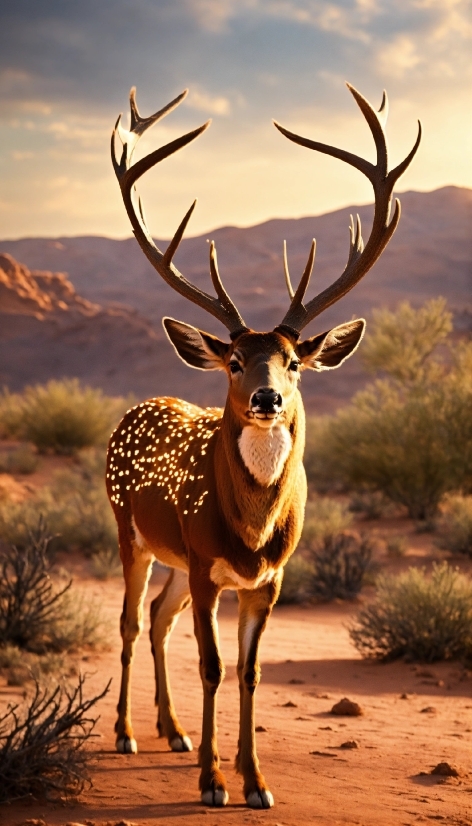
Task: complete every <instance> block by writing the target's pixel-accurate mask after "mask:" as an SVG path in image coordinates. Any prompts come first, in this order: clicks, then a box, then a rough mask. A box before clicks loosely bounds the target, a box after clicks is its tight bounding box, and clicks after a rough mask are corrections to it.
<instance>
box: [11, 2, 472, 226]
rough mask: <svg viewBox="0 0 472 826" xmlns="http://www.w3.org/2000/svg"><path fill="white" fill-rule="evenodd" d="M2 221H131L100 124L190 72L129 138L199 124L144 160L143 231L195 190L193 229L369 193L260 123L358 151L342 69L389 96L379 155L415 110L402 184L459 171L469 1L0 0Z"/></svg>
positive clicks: (367, 144)
mask: <svg viewBox="0 0 472 826" xmlns="http://www.w3.org/2000/svg"><path fill="white" fill-rule="evenodd" d="M0 15H1V19H0V119H1V121H2V123H1V129H2V138H3V140H2V142H1V149H0V177H1V189H0V219H1V227H2V229H1V230H0V235H1V236H2V237H4V238H5V237H21V236H25V235H50V236H56V235H61V234H69V235H74V234H85V233H90V234H107V235H111V236H118V237H122V236H125V235H128V234H129V230H128V224H127V219H126V216H125V215H124V210H123V207H122V205H121V203H120V198H119V192H118V189H117V184H116V182H115V180H114V176H113V172H112V169H111V164H110V160H109V135H110V131H111V127H112V125H113V122H114V120H115V118H116V115H117V114H118V113H119V112H120V111H126V110H127V95H128V91H129V88H130V86H131V85H133V84H136V85H137V88H138V104H139V106H140V109H141V111H142V113H144V114H149V113H150V112H152V111H154V110H155V109H158V108H160V107H161V106H162V105H163V104H164V103H166V102H167V101H168V100H170V99H171V98H172V97H174V96H175V95H176V94H178V93H179V92H180V91H182V89H183V88H186V87H189V88H190V93H189V96H188V98H187V100H186V101H185V102H184V103H183V104H182V106H181V107H180V109H179V110H178V111H177V112H175V113H173V114H171V115H170V116H169V117H168V118H167V119H166V120H164V121H162V122H161V124H159V125H157V126H156V127H154V129H153V130H151V131H150V132H149V133H148V134H147V135H146V137H145V138H143V140H142V144H143V151H146V150H150V149H151V148H153V147H155V146H157V145H159V144H160V143H163V142H166V141H167V140H169V139H172V138H174V137H176V136H177V135H178V134H180V133H181V132H183V131H186V130H188V129H191V128H194V127H195V126H198V125H199V124H200V123H202V122H203V121H205V120H206V119H207V118H208V117H212V118H213V123H212V126H211V129H210V130H208V131H207V132H206V133H205V134H204V135H203V136H202V137H201V138H200V139H199V140H198V141H197V142H196V143H195V144H193V145H192V146H190V147H187V148H186V149H184V150H183V151H182V152H181V153H179V154H178V155H176V156H174V157H173V158H171V159H169V160H167V161H166V162H164V163H163V164H162V165H161V166H160V167H158V168H157V169H156V170H155V171H152V172H151V173H149V174H148V177H147V179H146V180H145V181H143V183H142V185H141V186H140V190H141V192H142V193H143V198H144V203H145V207H146V213H147V216H148V219H149V223H150V226H151V229H152V232H153V234H155V235H157V236H165V235H169V234H170V233H172V231H173V228H174V227H175V226H176V224H177V223H178V221H179V219H180V217H181V216H182V214H183V212H184V211H185V210H186V209H187V207H188V205H189V204H190V203H191V201H192V200H193V198H194V197H196V196H198V198H199V204H198V207H197V211H196V213H195V215H194V217H193V218H192V223H191V225H190V227H189V233H190V234H196V233H199V232H203V231H206V230H210V229H211V228H212V227H216V226H221V225H225V224H237V225H250V224H253V223H256V222H259V221H263V220H265V219H267V218H271V217H290V216H294V217H295V216H299V215H307V214H319V213H321V212H325V211H328V210H331V209H335V208H337V207H340V206H344V205H346V204H350V203H356V202H357V203H361V202H364V203H365V202H368V201H370V200H371V193H370V188H369V184H368V183H367V181H365V180H364V179H363V178H362V176H361V175H360V173H358V172H356V171H355V170H352V169H349V168H346V167H345V165H344V164H341V163H340V162H339V161H336V160H333V159H329V158H326V157H324V156H317V155H316V153H314V152H310V151H309V150H306V149H302V148H300V147H296V146H294V145H293V144H291V143H290V142H288V141H287V140H286V139H285V138H283V137H282V136H281V135H280V134H279V133H278V132H277V131H276V130H275V129H274V127H273V126H272V124H271V119H272V118H276V119H277V120H279V121H280V122H281V123H282V124H283V125H285V126H287V127H288V128H289V129H292V130H293V131H299V132H301V133H302V134H305V135H307V136H309V137H312V138H313V139H318V140H322V141H325V142H328V143H333V144H337V145H340V146H343V147H345V148H349V149H350V150H352V151H355V152H357V153H360V154H364V155H365V156H366V157H369V158H372V155H373V143H372V139H371V137H370V134H369V132H368V129H367V127H366V125H365V123H364V122H363V120H362V117H361V115H360V113H359V111H358V110H357V107H356V105H355V103H354V101H353V99H352V97H351V95H350V94H349V92H348V91H347V89H346V87H345V85H344V81H345V80H349V81H350V82H351V83H353V84H354V85H355V86H356V87H357V88H358V89H359V90H360V91H361V92H362V93H363V94H364V95H365V96H366V97H367V98H368V99H369V100H371V102H372V103H374V104H376V105H379V104H380V100H381V94H382V90H383V88H386V89H387V91H388V93H389V98H390V106H391V108H390V117H389V124H388V134H389V141H390V145H391V156H392V162H393V163H395V162H396V161H398V160H399V159H400V158H401V157H403V155H405V154H406V153H407V151H408V150H409V148H410V147H411V145H412V144H413V142H414V139H415V135H416V120H417V118H418V117H419V118H421V120H422V122H423V125H424V128H425V137H424V141H423V145H422V147H421V149H420V153H419V155H418V157H417V159H416V160H415V161H414V165H413V166H412V167H411V169H410V170H409V171H408V172H407V173H406V175H405V177H404V178H403V179H402V180H401V181H400V185H399V190H400V191H401V190H402V189H421V190H428V189H435V188H436V187H439V186H443V185H446V184H457V185H459V186H472V152H471V145H470V133H471V114H470V113H471V111H472V107H471V74H472V72H471V61H470V53H471V51H472V49H471V39H472V6H471V3H470V2H467V1H466V0H413V1H410V0H408V1H406V0H397V2H393V0H392V2H390V0H344V2H340V0H133V1H132V2H126V1H125V0H99V2H97V0H75V2H71V0H15V3H13V2H11V0H10V1H9V2H6V0H2V1H1V2H0Z"/></svg>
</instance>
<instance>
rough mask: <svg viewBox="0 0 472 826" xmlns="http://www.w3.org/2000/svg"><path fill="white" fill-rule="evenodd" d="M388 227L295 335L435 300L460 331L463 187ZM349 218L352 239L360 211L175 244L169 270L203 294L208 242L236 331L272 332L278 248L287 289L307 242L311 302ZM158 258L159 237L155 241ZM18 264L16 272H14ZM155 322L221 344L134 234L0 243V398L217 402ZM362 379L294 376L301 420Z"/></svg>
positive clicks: (469, 278)
mask: <svg viewBox="0 0 472 826" xmlns="http://www.w3.org/2000/svg"><path fill="white" fill-rule="evenodd" d="M401 202H402V218H401V221H400V225H399V228H398V229H397V232H396V233H395V235H394V237H393V239H392V241H391V242H390V244H389V246H388V248H387V249H386V251H385V252H384V254H383V255H382V257H381V258H380V260H379V261H378V262H377V264H376V265H375V266H374V268H373V269H372V270H371V271H370V272H369V273H368V274H367V275H366V276H365V278H364V279H363V280H362V281H361V282H360V284H358V285H357V286H356V288H355V289H354V290H353V291H352V292H350V293H349V294H348V295H347V296H345V297H344V298H343V299H342V300H341V301H340V302H339V303H338V304H336V305H334V306H333V307H331V308H330V309H329V310H327V311H326V312H325V313H324V315H323V317H322V319H317V320H316V321H314V322H312V323H311V325H310V326H309V327H307V328H306V329H305V331H304V335H306V336H308V335H313V334H314V333H315V332H319V331H320V330H323V329H328V328H329V327H330V326H334V325H335V324H338V323H341V322H342V321H345V320H347V319H350V318H352V317H357V316H365V317H366V318H367V321H369V317H370V315H371V312H372V309H373V308H374V307H377V306H389V307H392V308H393V307H394V306H396V305H397V304H398V302H400V301H402V300H406V299H407V300H409V301H410V302H411V303H412V304H413V305H415V306H419V305H420V304H421V303H423V302H424V301H425V300H427V299H428V298H432V297H435V296H437V295H442V296H444V297H445V298H446V299H447V301H448V303H449V306H450V308H451V309H452V310H453V313H454V322H455V327H456V330H457V331H458V332H459V333H467V332H470V331H471V330H472V232H471V227H472V221H471V217H472V190H469V189H461V188H458V187H444V188H442V189H438V190H435V191H433V192H428V193H420V192H407V193H403V194H402V196H401ZM350 213H354V214H355V213H359V215H360V217H361V220H362V225H363V235H364V238H365V239H366V237H367V236H368V232H369V228H370V224H371V221H372V214H373V208H372V206H361V207H355V206H353V207H350V208H345V209H341V210H337V211H335V212H331V213H328V214H325V215H321V216H318V217H307V218H299V219H274V220H271V221H267V222H265V223H263V224H259V225H257V226H254V227H248V228H237V227H222V228H219V229H216V230H215V231H213V232H212V233H211V234H208V235H204V236H198V237H193V238H188V239H184V240H183V241H182V244H181V246H180V248H179V250H178V253H177V255H176V257H175V264H176V266H177V267H178V268H179V269H180V271H181V272H182V273H183V274H184V275H185V276H186V278H188V279H189V280H191V281H192V282H193V283H195V284H197V285H198V286H199V287H201V288H202V289H205V290H206V291H207V292H212V286H211V282H210V276H209V266H208V243H207V242H208V241H209V240H214V241H215V243H216V246H217V250H218V261H219V268H220V272H221V276H222V279H223V282H224V284H225V286H226V288H227V290H228V292H229V293H230V295H231V297H232V298H233V300H234V301H235V303H236V305H237V306H238V309H239V310H240V312H241V314H242V316H243V318H244V319H245V321H246V323H247V325H248V326H251V327H253V328H254V329H259V330H262V329H272V328H273V327H274V326H275V325H276V324H277V323H280V321H281V320H282V318H283V316H284V314H285V312H286V309H287V308H288V303H289V299H288V295H287V292H286V287H285V281H284V276H283V259H282V243H283V240H284V239H286V241H287V247H288V255H289V265H290V272H291V275H292V281H293V282H294V283H297V281H298V279H299V277H300V275H301V273H302V271H303V269H304V266H305V262H306V258H307V255H308V251H309V247H310V243H311V239H312V238H313V237H316V238H317V243H318V248H317V257H316V262H315V270H314V274H313V277H312V283H311V286H310V288H309V289H310V292H311V295H313V294H315V292H319V291H321V290H322V289H323V288H324V287H325V286H326V285H327V284H329V283H330V282H331V281H333V280H335V278H337V277H338V276H339V275H340V274H341V272H342V270H343V268H344V265H345V263H346V257H347V252H348V230H347V228H348V225H349V214H350ZM156 243H157V245H158V246H159V248H161V249H162V248H163V247H165V243H166V242H165V241H159V240H158V241H157V242H156ZM19 262H21V263H19ZM164 315H170V316H172V317H174V318H178V319H181V320H182V321H187V322H189V323H191V324H195V325H196V326H200V327H202V328H203V329H206V330H208V331H209V332H213V333H215V334H217V335H220V336H221V337H224V338H225V337H226V336H227V333H226V331H225V330H224V329H222V328H221V326H220V325H219V324H218V322H216V321H215V319H213V318H212V317H211V316H209V315H207V314H205V313H204V312H203V311H201V310H200V309H199V308H197V307H195V306H194V305H193V304H190V303H189V302H188V301H186V300H185V299H183V298H182V297H181V296H179V295H178V294H177V293H175V292H174V291H173V290H171V289H170V288H169V287H168V286H167V285H166V284H165V283H164V282H163V281H162V279H160V277H159V276H158V275H157V273H156V272H155V271H154V270H153V268H152V267H151V265H150V264H149V263H148V261H147V259H146V258H145V256H144V255H143V253H142V252H141V250H140V249H139V247H138V245H137V243H136V241H135V239H134V238H127V239H124V240H117V239H110V238H103V237H100V236H80V237H64V238H62V237H61V238H23V239H19V240H8V239H5V240H3V241H0V346H1V360H0V384H3V385H6V386H8V387H10V388H11V389H12V390H17V389H21V388H22V387H23V386H24V385H25V384H31V383H36V382H44V381H46V380H47V379H49V378H59V377H62V376H77V377H79V378H80V379H81V380H82V381H83V382H84V383H88V384H91V385H93V386H100V387H102V388H103V389H104V390H105V391H106V392H108V393H112V394H125V393H129V392H132V393H134V394H135V395H136V396H137V398H144V397H147V396H151V395H177V396H184V397H185V398H187V399H188V400H190V401H195V402H197V403H200V404H210V405H211V404H220V403H222V402H223V400H224V396H225V386H226V385H225V378H224V376H222V375H221V374H220V373H218V372H217V373H205V374H204V373H202V372H200V371H198V372H197V371H195V370H192V369H190V368H188V367H186V366H185V365H184V364H182V363H181V362H180V361H179V360H178V359H177V357H176V356H175V354H174V352H173V350H172V349H171V347H170V345H169V344H168V343H167V340H166V339H165V336H164V333H163V330H162V326H161V319H162V317H163V316H164ZM365 381H366V375H365V373H364V371H363V368H362V361H361V359H360V357H359V355H358V354H356V355H355V356H354V357H353V358H352V359H351V360H350V361H349V362H347V363H346V364H345V365H343V367H342V368H341V369H340V370H338V371H333V372H331V371H328V372H327V373H321V374H317V375H315V374H311V373H310V374H305V375H304V377H303V382H302V384H303V393H304V397H305V401H306V403H307V406H308V408H309V409H310V410H313V411H314V410H318V411H320V412H326V411H331V410H333V409H335V408H336V407H337V406H339V405H340V404H343V403H345V402H346V401H347V400H348V399H349V398H350V397H351V395H352V393H353V392H354V391H355V390H356V389H358V388H360V387H361V386H362V385H363V384H364V383H365Z"/></svg>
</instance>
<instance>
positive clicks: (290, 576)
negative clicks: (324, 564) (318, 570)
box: [278, 551, 313, 605]
mask: <svg viewBox="0 0 472 826" xmlns="http://www.w3.org/2000/svg"><path fill="white" fill-rule="evenodd" d="M312 576H313V566H312V565H310V563H309V562H307V561H306V559H304V558H303V557H302V556H301V554H300V552H297V551H295V553H294V554H293V556H291V557H290V559H289V561H288V562H287V564H286V566H285V568H284V578H283V581H282V588H281V589H280V594H279V598H278V604H279V605H292V604H294V603H299V602H303V600H304V599H306V598H307V597H308V595H309V584H310V581H311V578H312Z"/></svg>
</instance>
